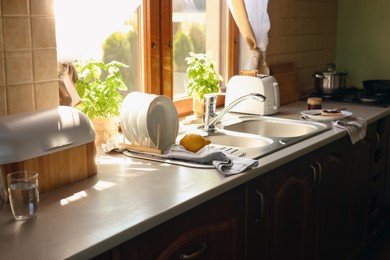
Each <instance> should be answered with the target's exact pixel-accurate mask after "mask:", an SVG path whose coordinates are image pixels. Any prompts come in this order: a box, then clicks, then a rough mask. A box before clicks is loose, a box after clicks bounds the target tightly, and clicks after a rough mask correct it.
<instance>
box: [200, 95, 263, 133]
mask: <svg viewBox="0 0 390 260" xmlns="http://www.w3.org/2000/svg"><path fill="white" fill-rule="evenodd" d="M221 95H225V93H211V94H206V95H205V96H204V106H205V111H204V116H203V123H204V125H203V131H206V132H209V131H213V130H215V125H216V124H217V123H218V122H219V121H220V120H221V119H222V117H223V116H224V115H226V114H227V113H228V112H229V111H230V110H232V108H233V107H235V106H236V105H237V104H239V103H241V102H242V101H244V100H247V99H249V98H253V99H256V100H258V101H260V102H264V101H265V100H266V97H265V96H263V95H261V94H259V93H250V94H246V95H244V96H241V97H239V98H237V99H236V100H234V101H233V102H231V103H230V104H229V105H228V106H227V107H225V108H224V109H223V110H222V111H221V112H220V113H219V114H217V113H216V103H217V96H221Z"/></svg>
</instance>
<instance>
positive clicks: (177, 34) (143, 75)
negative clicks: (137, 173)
mask: <svg viewBox="0 0 390 260" xmlns="http://www.w3.org/2000/svg"><path fill="white" fill-rule="evenodd" d="M137 2H141V1H140V0H139V1H134V0H112V1H106V0H55V5H56V26H57V28H56V30H57V49H58V57H59V59H60V61H71V60H74V59H78V60H83V59H89V58H95V59H101V60H103V61H104V62H106V63H107V62H109V61H111V60H117V61H120V62H123V63H125V64H127V65H129V68H126V69H125V70H123V72H122V75H123V77H124V79H125V82H126V84H127V86H128V88H129V91H135V90H141V91H145V92H148V93H154V94H162V95H166V96H168V97H171V98H173V99H174V101H175V104H176V106H177V108H178V112H179V114H181V115H184V114H189V113H190V112H191V109H192V100H191V99H190V98H188V97H186V94H185V85H186V74H185V71H186V63H185V61H184V59H185V57H187V56H188V52H189V51H194V52H211V53H212V56H213V60H214V61H215V65H216V67H217V68H218V70H219V72H220V74H221V75H222V76H223V77H224V79H225V82H226V80H227V78H228V76H230V75H232V74H233V72H236V68H234V67H233V66H228V64H237V62H236V60H237V48H238V44H237V42H238V40H234V39H237V38H238V37H237V29H235V27H233V26H232V25H233V24H234V22H232V21H233V19H232V18H231V17H230V15H227V14H228V11H227V7H226V4H225V1H224V0H217V1H206V0H186V1H183V0H159V1H156V0H143V1H142V4H141V5H140V6H139V3H137ZM91 10H93V11H91ZM228 25H229V26H228ZM231 43H232V44H231ZM125 94H126V93H123V95H125Z"/></svg>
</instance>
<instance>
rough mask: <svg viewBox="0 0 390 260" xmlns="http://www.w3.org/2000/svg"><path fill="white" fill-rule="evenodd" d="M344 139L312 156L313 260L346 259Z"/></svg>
mask: <svg viewBox="0 0 390 260" xmlns="http://www.w3.org/2000/svg"><path fill="white" fill-rule="evenodd" d="M349 145H350V141H349V139H348V138H343V139H341V140H338V141H336V142H334V143H332V144H330V145H327V146H325V147H324V148H322V149H320V150H318V151H316V152H315V154H314V155H313V158H312V160H311V162H310V165H311V166H312V167H316V171H317V173H318V175H317V176H318V178H317V181H318V182H317V186H316V203H315V204H316V216H315V219H316V223H315V241H316V246H315V253H316V259H344V258H345V255H346V250H345V237H346V224H347V222H348V220H347V218H346V212H347V208H348V203H347V201H348V200H347V198H348V186H347V176H348V164H347V155H348V153H347V148H348V146H349Z"/></svg>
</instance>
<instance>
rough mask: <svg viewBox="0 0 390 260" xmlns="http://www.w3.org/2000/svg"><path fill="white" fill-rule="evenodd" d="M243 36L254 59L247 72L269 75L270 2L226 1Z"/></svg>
mask: <svg viewBox="0 0 390 260" xmlns="http://www.w3.org/2000/svg"><path fill="white" fill-rule="evenodd" d="M226 1H227V3H228V6H229V9H230V11H231V13H232V15H233V17H234V20H235V21H236V24H237V26H238V28H239V30H240V33H241V35H242V36H243V38H244V39H245V40H246V42H247V44H248V46H249V49H250V50H251V52H252V57H251V58H250V59H249V61H248V63H247V64H246V66H245V68H244V69H246V70H259V73H260V74H264V75H269V68H268V65H267V62H266V50H267V46H268V31H269V29H270V20H269V16H268V13H267V7H268V0H226Z"/></svg>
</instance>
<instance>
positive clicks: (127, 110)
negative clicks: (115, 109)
mask: <svg viewBox="0 0 390 260" xmlns="http://www.w3.org/2000/svg"><path fill="white" fill-rule="evenodd" d="M149 96H150V95H148V94H145V93H141V92H137V91H135V92H131V93H129V94H128V95H127V96H126V97H125V99H124V100H123V102H122V106H121V111H120V119H121V127H122V130H123V133H124V135H125V137H126V138H127V140H129V141H130V142H134V143H135V144H138V143H139V141H140V138H141V136H140V133H139V131H138V125H137V117H138V114H139V111H140V109H141V107H142V105H143V104H145V103H146V99H147V98H149ZM146 108H147V107H146ZM146 108H144V109H146Z"/></svg>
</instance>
